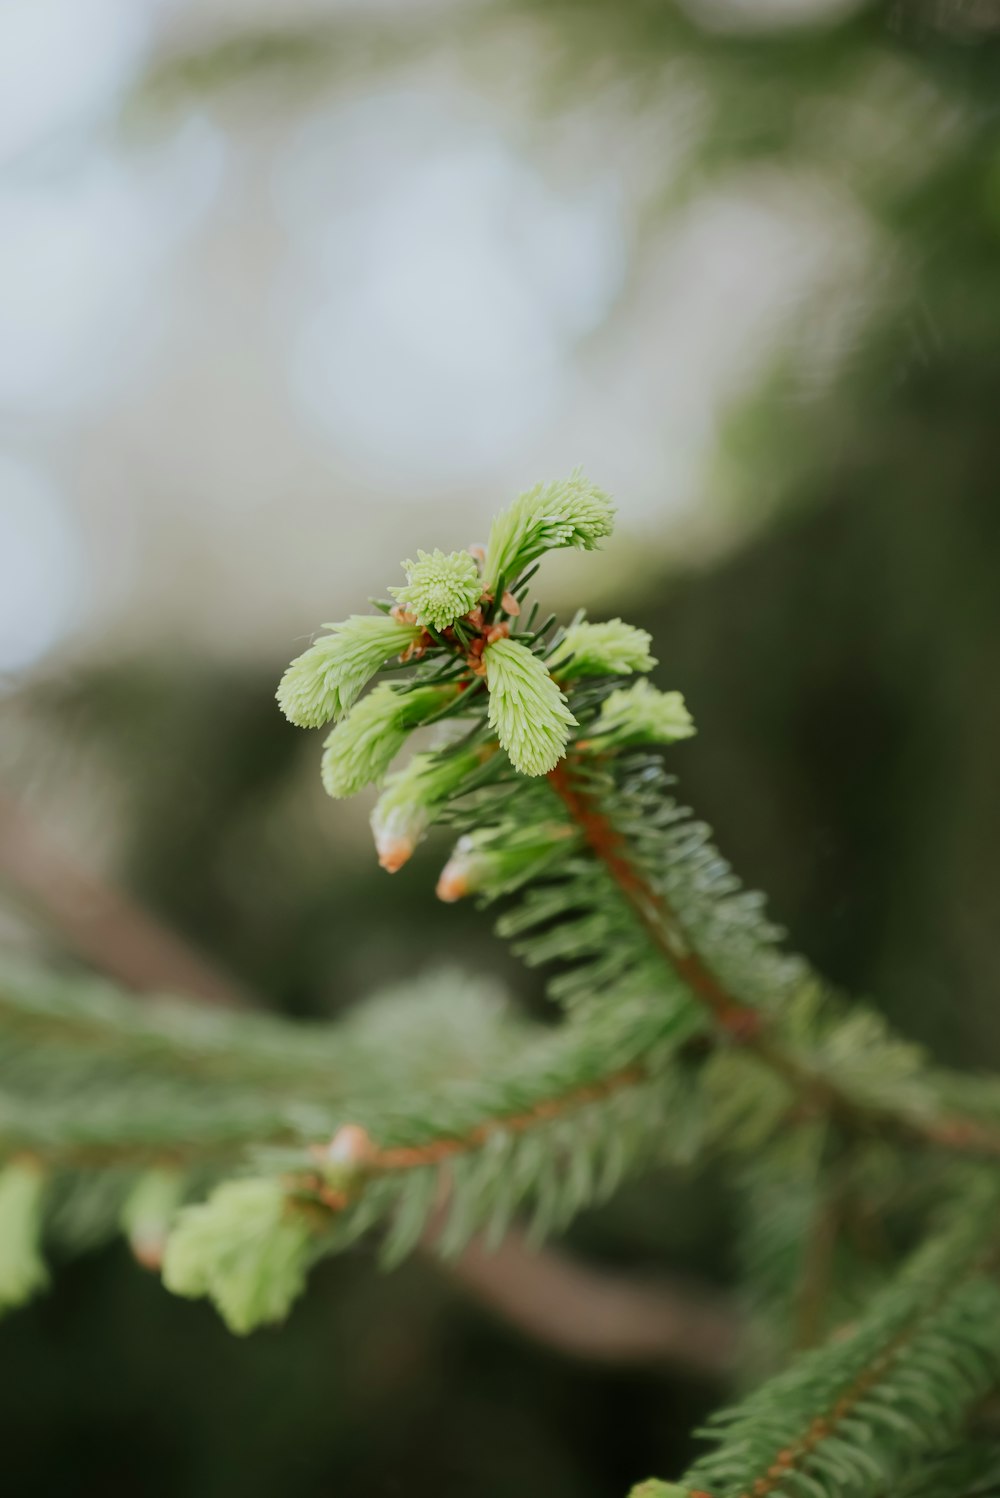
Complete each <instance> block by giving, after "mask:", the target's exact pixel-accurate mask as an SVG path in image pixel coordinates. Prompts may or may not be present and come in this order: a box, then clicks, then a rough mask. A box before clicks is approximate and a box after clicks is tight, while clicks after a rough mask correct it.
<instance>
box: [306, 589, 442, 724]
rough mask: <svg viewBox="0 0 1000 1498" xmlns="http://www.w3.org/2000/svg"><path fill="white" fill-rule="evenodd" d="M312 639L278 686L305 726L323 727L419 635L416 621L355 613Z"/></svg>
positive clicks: (344, 709) (325, 627)
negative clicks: (312, 642)
mask: <svg viewBox="0 0 1000 1498" xmlns="http://www.w3.org/2000/svg"><path fill="white" fill-rule="evenodd" d="M323 627H324V629H329V630H331V631H332V633H331V634H328V635H323V636H322V637H321V638H320V639H319V640H317V641H316V643H315V644H314V645H310V647H309V649H308V650H306V651H305V652H304V653H303V654H302V655H300V656H298V657H297V658H296V659H295V660H294V661H292V664H291V665H290V666H289V667H288V670H287V671H286V672H285V674H284V676H283V677H282V678H281V684H280V685H279V687H278V692H277V697H278V704H279V706H280V708H281V711H282V712H283V713H284V715H285V717H286V718H288V719H289V721H290V722H292V723H296V724H298V726H299V727H300V728H321V727H322V726H323V724H324V723H329V722H330V720H331V718H339V717H340V716H341V715H342V714H343V713H345V712H346V711H347V709H348V708H349V707H350V706H351V704H352V703H353V702H354V701H355V700H356V699H357V698H358V697H359V696H360V695H361V693H362V692H363V691H364V688H365V687H366V686H367V684H368V682H369V681H370V680H371V678H372V677H373V676H374V675H375V673H376V671H378V670H379V669H380V668H381V667H382V666H384V665H385V664H386V662H387V661H390V660H392V658H393V656H397V655H401V654H402V652H403V651H404V650H406V648H407V646H409V645H412V644H413V642H414V641H415V640H417V639H418V638H419V636H420V630H419V629H418V628H417V627H416V626H415V625H412V624H403V623H401V622H400V620H398V619H394V618H392V617H391V616H388V615H385V614H353V615H352V616H351V618H350V619H345V620H344V622H343V623H342V624H326V625H324V626H323Z"/></svg>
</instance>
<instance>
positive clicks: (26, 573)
mask: <svg viewBox="0 0 1000 1498" xmlns="http://www.w3.org/2000/svg"><path fill="white" fill-rule="evenodd" d="M83 577H84V558H83V555H82V550H81V546H80V542H79V538H78V535H77V532H76V528H75V526H74V525H73V522H72V517H71V516H70V514H69V512H68V510H67V508H66V505H65V503H64V501H63V500H62V499H61V497H60V496H59V495H58V494H57V493H56V491H55V489H54V488H53V487H52V486H51V485H50V484H49V482H48V480H47V479H46V478H45V477H44V476H43V475H42V474H40V473H39V472H37V471H36V470H35V469H33V468H30V467H28V466H26V465H24V464H22V463H19V462H17V461H16V460H15V459H13V458H10V457H7V456H5V455H3V454H0V673H2V674H4V675H12V674H17V673H19V672H21V671H24V670H27V669H28V668H29V667H31V666H34V665H35V664H36V663H37V662H38V661H40V660H41V659H42V658H43V657H44V656H45V655H47V654H48V652H49V651H50V650H51V649H52V648H53V647H54V646H55V645H57V644H58V643H59V641H60V640H61V639H63V638H64V637H65V635H66V634H67V633H68V631H69V630H70V629H71V628H72V626H73V624H74V622H75V620H76V618H77V617H78V613H79V608H80V603H81V600H82V592H83V586H82V585H83Z"/></svg>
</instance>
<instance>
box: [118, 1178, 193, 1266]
mask: <svg viewBox="0 0 1000 1498" xmlns="http://www.w3.org/2000/svg"><path fill="white" fill-rule="evenodd" d="M183 1197H184V1176H183V1174H182V1173H181V1172H180V1171H179V1170H169V1169H166V1168H160V1169H156V1170H146V1171H143V1173H142V1175H140V1176H139V1178H138V1180H137V1181H136V1182H135V1185H134V1186H133V1187H132V1190H131V1191H130V1192H129V1194H128V1196H127V1197H126V1199H125V1204H124V1206H123V1207H122V1216H121V1221H122V1229H123V1230H124V1233H125V1236H126V1237H127V1238H128V1241H129V1243H130V1245H131V1247H132V1252H133V1253H134V1254H135V1256H136V1258H137V1259H138V1260H139V1262H140V1263H141V1264H147V1265H148V1266H149V1267H151V1268H155V1267H157V1266H158V1265H159V1263H160V1260H161V1259H162V1256H163V1249H164V1246H165V1245H166V1241H167V1234H168V1232H169V1230H170V1227H171V1224H172V1223H173V1220H174V1218H175V1217H176V1215H177V1212H178V1209H179V1208H180V1204H181V1201H182V1200H183Z"/></svg>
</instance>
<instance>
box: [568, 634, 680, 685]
mask: <svg viewBox="0 0 1000 1498" xmlns="http://www.w3.org/2000/svg"><path fill="white" fill-rule="evenodd" d="M651 643H652V641H651V638H650V636H649V634H647V632H646V630H644V629H636V627H635V626H634V625H633V624H624V623H623V622H622V620H621V619H608V620H607V622H606V623H604V624H590V623H588V622H587V621H586V620H581V621H580V623H579V624H571V625H570V626H569V628H568V629H567V631H566V633H565V635H564V637H563V639H562V642H561V643H560V645H559V648H558V650H557V651H556V652H555V654H554V655H552V656H550V658H549V662H548V665H549V670H550V671H551V672H552V673H553V675H554V676H558V677H559V679H560V680H561V681H570V680H572V679H573V678H574V677H576V676H631V674H632V673H633V672H634V671H651V670H652V669H653V667H654V666H655V665H656V659H655V657H654V656H652V655H650V653H649V647H650V644H651ZM570 656H572V659H571V660H570V659H568V658H569V657H570ZM564 660H565V661H566V662H567V664H566V665H565V666H563V665H561V664H560V662H561V661H564Z"/></svg>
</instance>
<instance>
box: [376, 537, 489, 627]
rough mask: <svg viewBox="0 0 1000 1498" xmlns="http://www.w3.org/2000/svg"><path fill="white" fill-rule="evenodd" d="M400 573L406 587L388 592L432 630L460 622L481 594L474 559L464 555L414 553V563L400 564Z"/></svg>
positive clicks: (460, 552)
mask: <svg viewBox="0 0 1000 1498" xmlns="http://www.w3.org/2000/svg"><path fill="white" fill-rule="evenodd" d="M403 569H404V571H405V572H406V587H405V588H390V589H389V592H390V593H391V594H392V595H393V597H394V598H396V599H397V600H398V601H399V602H400V603H401V604H403V605H404V607H405V608H407V609H410V610H412V612H413V613H414V614H416V616H417V618H418V619H419V621H420V623H421V624H429V625H430V626H431V628H432V629H447V628H448V626H449V624H454V622H455V620H456V619H461V617H462V615H463V614H467V613H468V612H469V610H470V609H474V608H475V606H476V604H477V603H478V602H479V599H480V595H481V594H482V591H483V584H482V579H481V578H480V576H479V568H478V567H477V566H476V559H475V557H473V556H472V554H471V553H470V552H468V551H452V552H449V553H447V554H445V552H443V551H436V550H435V551H418V552H417V560H416V561H415V562H404V563H403Z"/></svg>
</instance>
